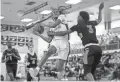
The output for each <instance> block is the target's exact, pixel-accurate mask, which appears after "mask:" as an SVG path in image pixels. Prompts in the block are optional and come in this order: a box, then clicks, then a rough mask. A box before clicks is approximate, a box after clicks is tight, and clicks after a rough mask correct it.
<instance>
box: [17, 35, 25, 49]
mask: <svg viewBox="0 0 120 82" xmlns="http://www.w3.org/2000/svg"><path fill="white" fill-rule="evenodd" d="M18 45H19V46H20V47H23V46H24V45H25V37H20V36H18Z"/></svg>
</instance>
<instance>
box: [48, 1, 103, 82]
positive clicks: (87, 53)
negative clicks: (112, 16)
mask: <svg viewBox="0 0 120 82" xmlns="http://www.w3.org/2000/svg"><path fill="white" fill-rule="evenodd" d="M103 7H104V3H101V4H100V6H99V16H98V19H97V20H95V21H89V14H88V12H86V11H81V12H80V13H79V16H78V24H77V25H74V26H73V27H71V28H70V29H69V30H67V31H59V32H51V34H50V32H49V34H48V35H49V36H50V35H52V34H55V35H56V36H64V35H66V34H69V33H72V32H74V31H76V32H77V34H78V36H79V37H80V38H81V40H82V44H83V46H84V47H85V48H84V57H83V62H84V75H85V76H86V78H87V80H89V81H93V80H95V76H94V73H95V70H96V67H97V65H98V64H99V61H100V59H101V56H102V50H101V47H100V46H99V45H98V40H97V37H96V28H95V26H96V25H98V24H99V23H100V22H101V20H102V15H101V12H102V9H103Z"/></svg>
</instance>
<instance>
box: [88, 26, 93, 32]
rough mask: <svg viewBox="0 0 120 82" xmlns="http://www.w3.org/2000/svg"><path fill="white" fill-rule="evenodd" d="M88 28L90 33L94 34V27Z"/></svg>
mask: <svg viewBox="0 0 120 82" xmlns="http://www.w3.org/2000/svg"><path fill="white" fill-rule="evenodd" d="M87 28H88V29H89V30H88V31H89V33H94V30H93V28H92V25H87Z"/></svg>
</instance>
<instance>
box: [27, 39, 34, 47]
mask: <svg viewBox="0 0 120 82" xmlns="http://www.w3.org/2000/svg"><path fill="white" fill-rule="evenodd" d="M29 44H33V38H32V37H26V46H29Z"/></svg>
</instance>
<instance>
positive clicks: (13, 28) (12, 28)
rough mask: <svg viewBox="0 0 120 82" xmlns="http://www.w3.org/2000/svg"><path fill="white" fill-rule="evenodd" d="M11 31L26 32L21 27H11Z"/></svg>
mask: <svg viewBox="0 0 120 82" xmlns="http://www.w3.org/2000/svg"><path fill="white" fill-rule="evenodd" d="M10 31H11V32H15V33H18V32H24V31H25V29H24V27H23V26H22V27H21V26H20V25H11V26H10Z"/></svg>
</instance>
